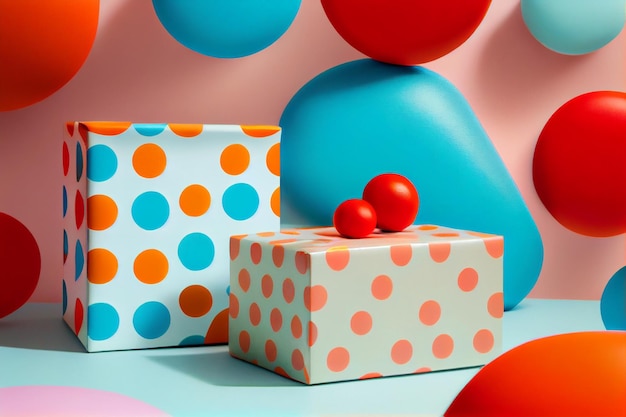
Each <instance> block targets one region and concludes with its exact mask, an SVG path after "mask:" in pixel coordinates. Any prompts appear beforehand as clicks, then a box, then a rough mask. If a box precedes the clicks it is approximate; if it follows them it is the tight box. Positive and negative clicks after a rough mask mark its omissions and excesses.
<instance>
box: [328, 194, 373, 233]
mask: <svg viewBox="0 0 626 417" xmlns="http://www.w3.org/2000/svg"><path fill="white" fill-rule="evenodd" d="M333 225H334V226H335V229H337V232H339V234H341V235H342V236H344V237H348V238H354V239H359V238H363V237H366V236H367V235H369V234H370V233H372V232H373V231H374V229H375V228H376V212H375V211H374V207H372V205H371V204H370V203H368V202H367V201H364V200H360V199H358V198H353V199H350V200H346V201H344V202H343V203H341V204H339V206H338V207H337V208H336V209H335V215H334V216H333Z"/></svg>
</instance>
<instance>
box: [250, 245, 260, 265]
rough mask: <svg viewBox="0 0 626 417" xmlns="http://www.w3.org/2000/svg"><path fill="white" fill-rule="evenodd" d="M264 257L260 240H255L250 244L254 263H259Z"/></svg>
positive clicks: (251, 257)
mask: <svg viewBox="0 0 626 417" xmlns="http://www.w3.org/2000/svg"><path fill="white" fill-rule="evenodd" d="M262 257H263V248H262V247H261V244H260V243H258V242H254V243H253V244H252V245H250V259H251V260H252V263H253V264H255V265H258V264H259V263H260V262H261V258H262Z"/></svg>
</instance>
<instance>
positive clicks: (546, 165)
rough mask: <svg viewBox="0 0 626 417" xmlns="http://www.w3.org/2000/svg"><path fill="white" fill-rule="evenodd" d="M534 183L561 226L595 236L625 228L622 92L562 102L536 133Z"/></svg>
mask: <svg viewBox="0 0 626 417" xmlns="http://www.w3.org/2000/svg"><path fill="white" fill-rule="evenodd" d="M533 181H534V184H535V189H536V190H537V194H538V195H539V198H540V199H541V201H542V202H543V204H544V206H545V207H546V209H547V210H548V211H549V212H550V213H551V214H552V216H553V217H554V218H555V219H556V220H557V221H558V222H559V223H561V224H562V225H563V226H565V227H566V228H568V229H570V230H572V231H574V232H577V233H580V234H583V235H586V236H596V237H604V236H614V235H618V234H622V233H624V232H626V210H625V209H624V207H626V188H625V187H624V184H626V93H623V92H617V91H596V92H591V93H587V94H583V95H580V96H578V97H575V98H574V99H572V100H570V101H568V102H567V103H565V104H564V105H563V106H561V107H560V108H559V109H558V110H557V111H556V112H555V113H554V114H553V115H552V117H550V119H549V120H548V122H547V123H546V125H545V126H544V128H543V130H542V132H541V134H540V135H539V139H538V141H537V145H536V147H535V154H534V158H533Z"/></svg>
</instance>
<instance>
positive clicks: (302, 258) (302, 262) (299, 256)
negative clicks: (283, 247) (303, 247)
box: [296, 252, 309, 274]
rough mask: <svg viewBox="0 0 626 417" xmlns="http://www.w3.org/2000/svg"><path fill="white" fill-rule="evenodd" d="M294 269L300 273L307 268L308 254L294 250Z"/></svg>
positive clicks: (304, 271) (304, 272)
mask: <svg viewBox="0 0 626 417" xmlns="http://www.w3.org/2000/svg"><path fill="white" fill-rule="evenodd" d="M296 269H297V270H298V272H300V273H301V274H306V272H307V271H308V270H309V256H308V255H307V254H306V253H305V252H296Z"/></svg>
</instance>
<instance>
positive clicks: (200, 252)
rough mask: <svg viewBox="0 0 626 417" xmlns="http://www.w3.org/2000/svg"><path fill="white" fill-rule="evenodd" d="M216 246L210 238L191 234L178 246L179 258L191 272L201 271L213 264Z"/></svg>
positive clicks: (200, 234) (199, 234)
mask: <svg viewBox="0 0 626 417" xmlns="http://www.w3.org/2000/svg"><path fill="white" fill-rule="evenodd" d="M214 256H215V246H214V245H213V241H212V240H211V238H210V237H208V236H207V235H205V234H202V233H191V234H188V235H187V236H185V237H184V238H183V239H182V240H181V241H180V243H179V244H178V258H179V259H180V261H181V262H182V264H183V265H184V266H185V268H187V269H189V270H191V271H200V270H202V269H205V268H207V267H208V266H209V265H211V263H212V262H213V257H214Z"/></svg>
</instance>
